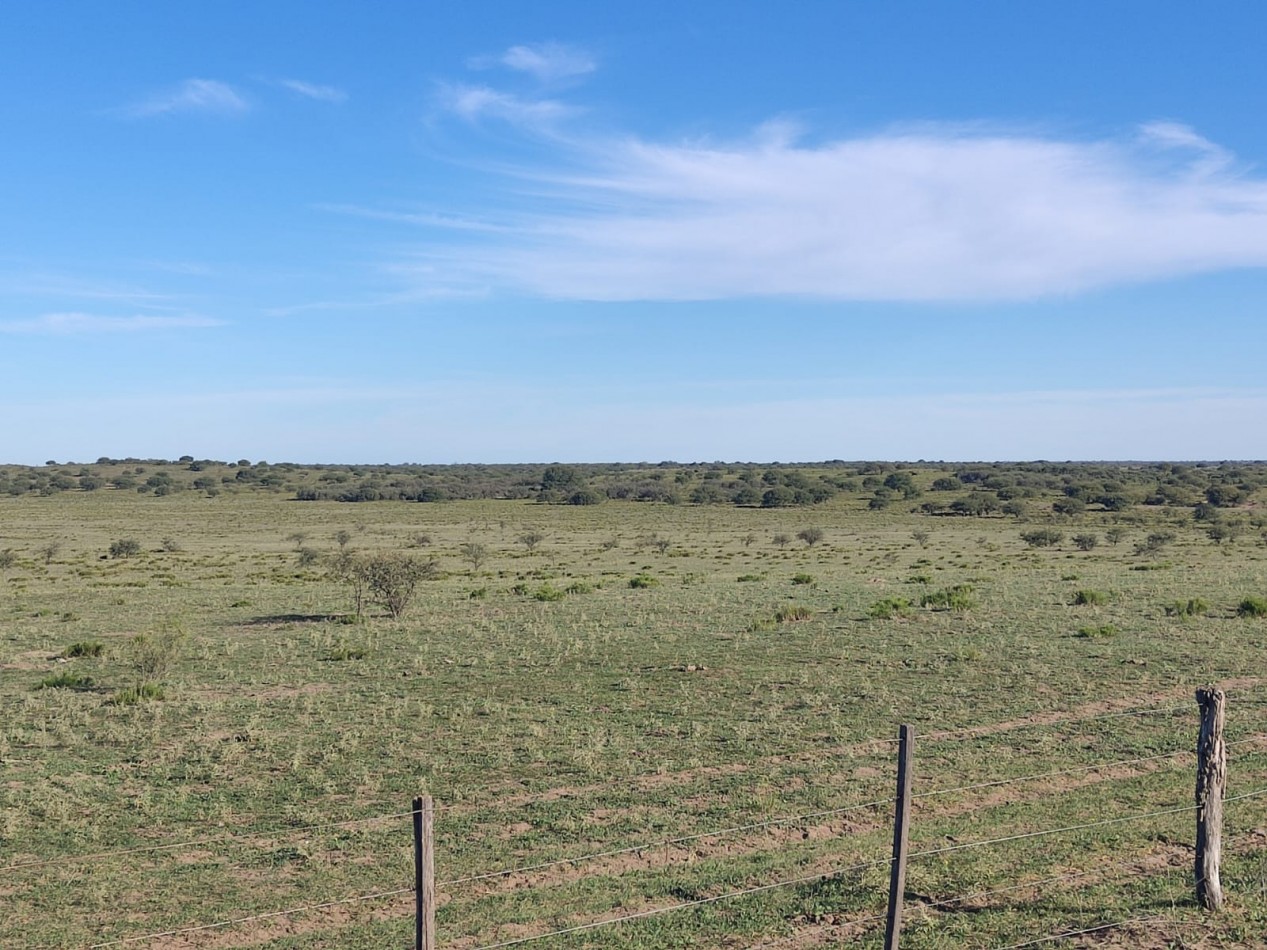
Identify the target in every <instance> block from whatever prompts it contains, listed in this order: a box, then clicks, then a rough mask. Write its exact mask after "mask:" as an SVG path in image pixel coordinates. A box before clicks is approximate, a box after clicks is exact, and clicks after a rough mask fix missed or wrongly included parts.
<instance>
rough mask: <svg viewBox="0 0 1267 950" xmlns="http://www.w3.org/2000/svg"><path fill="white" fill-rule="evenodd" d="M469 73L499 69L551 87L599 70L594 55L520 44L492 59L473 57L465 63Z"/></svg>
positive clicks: (552, 46)
mask: <svg viewBox="0 0 1267 950" xmlns="http://www.w3.org/2000/svg"><path fill="white" fill-rule="evenodd" d="M467 66H468V67H470V68H471V69H493V68H495V67H501V68H505V69H512V70H514V71H515V72H520V73H527V74H528V75H530V76H532V77H533V78H534V79H536V80H537V81H538V82H541V83H554V82H558V81H560V80H564V79H575V78H577V77H580V76H586V75H588V74H589V73H592V72H594V71H595V70H596V69H598V60H597V59H596V58H595V57H594V56H593V54H591V53H589V52H588V51H586V50H584V49H581V48H580V47H577V46H569V45H567V44H564V43H523V44H519V45H516V46H511V47H509V48H508V49H506V50H505V51H504V52H501V53H498V54H496V55H491V56H475V57H472V58H471V59H469V60H467Z"/></svg>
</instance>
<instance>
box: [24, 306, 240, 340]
mask: <svg viewBox="0 0 1267 950" xmlns="http://www.w3.org/2000/svg"><path fill="white" fill-rule="evenodd" d="M223 325H224V321H223V320H217V319H215V318H213V317H203V316H199V315H196V314H187V315H184V316H173V317H165V316H154V315H153V314H132V315H128V316H110V315H102V314H94V313H79V312H68V313H45V314H41V315H40V316H38V317H33V318H31V319H29V320H4V321H0V333H19V334H34V335H44V336H80V335H86V334H99V333H140V332H146V331H158V330H184V329H191V328H201V327H218V326H223Z"/></svg>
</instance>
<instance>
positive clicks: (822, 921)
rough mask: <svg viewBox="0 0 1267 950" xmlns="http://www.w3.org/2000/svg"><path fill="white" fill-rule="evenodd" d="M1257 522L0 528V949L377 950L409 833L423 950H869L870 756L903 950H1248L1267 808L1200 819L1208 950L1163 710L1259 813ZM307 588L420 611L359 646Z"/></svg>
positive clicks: (143, 497) (1178, 751)
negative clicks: (437, 900) (894, 813)
mask: <svg viewBox="0 0 1267 950" xmlns="http://www.w3.org/2000/svg"><path fill="white" fill-rule="evenodd" d="M173 468H174V466H173ZM696 474H698V473H696ZM948 475H949V470H938V469H936V468H935V467H931V466H930V467H925V468H920V469H916V470H915V471H914V473H913V479H914V482H915V484H916V485H917V487H919V488H920V489H921V490H924V491H927V490H928V489H929V487H930V486H931V483H932V482H933V481H934V480H935V479H937V478H939V477H940V478H945V477H947V476H948ZM184 477H191V476H184ZM692 477H694V475H693V476H692ZM1262 494H1263V493H1262V490H1261V489H1259V490H1258V493H1257V494H1253V493H1251V494H1250V495H1249V496H1248V497H1247V498H1245V499H1242V500H1241V501H1240V503H1239V504H1238V506H1237V507H1235V508H1234V509H1231V510H1232V511H1233V513H1234V515H1235V517H1236V518H1237V519H1239V520H1237V521H1236V522H1235V523H1236V524H1237V526H1238V527H1237V530H1236V531H1235V532H1234V533H1233V534H1232V535H1231V536H1229V537H1223V538H1220V537H1215V535H1214V533H1212V532H1211V531H1210V530H1209V527H1210V522H1201V521H1198V520H1196V519H1194V517H1193V508H1192V507H1191V506H1185V505H1166V504H1160V505H1150V506H1144V505H1133V506H1130V507H1128V508H1126V509H1125V510H1119V511H1111V510H1100V509H1099V507H1097V506H1095V505H1092V506H1089V507H1086V508H1085V510H1083V509H1079V510H1076V511H1074V510H1070V511H1067V512H1065V513H1063V514H1062V513H1058V512H1055V511H1053V510H1052V507H1051V506H1052V504H1053V503H1054V502H1055V503H1058V502H1059V501H1060V499H1061V497H1062V496H1061V495H1060V494H1059V493H1048V494H1044V495H1042V496H1041V497H1038V498H1036V499H1033V500H1031V502H1030V507H1029V510H1028V511H1018V512H1017V513H1016V514H1008V515H1005V514H1002V513H1000V512H998V511H988V512H985V513H984V514H985V515H986V516H984V517H978V516H970V515H969V516H962V517H960V516H936V515H931V514H927V513H921V512H920V511H919V510H918V508H917V503H916V502H915V501H909V502H902V501H900V500H899V501H897V502H895V503H893V504H886V505H883V506H872V505H871V504H870V503H869V499H868V496H867V495H866V494H864V493H862V492H861V491H844V492H841V493H840V494H837V495H836V496H835V497H833V498H831V499H830V500H826V501H823V502H822V503H821V504H816V505H811V506H803V507H794V506H793V507H783V506H773V507H759V506H752V507H748V506H739V507H735V506H729V505H725V506H718V505H694V504H689V503H684V504H663V503H655V502H647V503H640V502H637V501H633V500H608V501H605V502H604V503H601V504H574V505H548V504H539V503H536V502H535V501H533V500H531V499H530V498H511V499H472V500H454V501H444V502H436V503H429V504H426V503H417V502H407V501H375V502H368V503H361V504H345V503H340V502H336V501H325V500H315V501H307V502H301V501H296V500H294V492H293V491H289V490H283V488H282V487H280V486H279V487H278V488H277V490H267V491H242V492H235V491H232V490H226V491H224V492H223V493H208V492H201V491H194V490H184V491H177V492H173V493H158V496H157V497H156V496H155V493H153V492H150V493H145V494H138V493H137V492H135V491H131V490H128V489H126V488H124V489H120V488H110V487H101V488H98V489H96V490H91V491H80V490H64V491H59V492H56V493H51V494H48V495H40V494H38V493H34V492H31V493H26V494H14V495H10V496H0V550H8V551H10V552H11V554H10V555H9V556H8V557H7V558H6V559H5V560H4V561H3V562H0V563H3V564H4V567H3V570H2V571H0V580H2V584H3V586H2V588H0V702H2V703H3V710H4V714H3V720H2V722H0V865H3V867H2V868H0V902H2V903H3V904H4V906H5V908H6V910H5V912H4V913H3V914H0V946H4V947H7V948H9V947H11V948H26V947H31V948H34V947H81V946H93V945H97V944H101V945H110V946H141V947H146V946H153V947H166V948H175V947H190V948H193V947H245V946H250V947H270V948H272V947H276V948H283V947H285V948H301V947H302V948H315V947H331V948H333V947H340V948H370V947H374V948H378V947H383V946H393V947H402V948H403V947H404V946H407V945H409V941H410V938H411V936H412V916H411V915H412V896H411V894H410V893H408V890H407V889H408V888H409V886H410V885H411V883H412V867H413V864H412V861H413V859H412V851H411V847H412V839H411V837H410V830H409V818H408V816H407V815H404V814H402V813H404V812H407V811H408V810H409V802H410V799H411V798H412V797H413V796H414V795H416V794H419V793H422V792H425V793H428V794H430V795H432V796H434V798H435V800H436V802H437V809H438V814H437V819H436V832H437V851H438V857H437V873H438V877H439V879H440V881H441V882H442V886H441V888H440V890H441V894H442V898H441V899H442V907H441V910H440V919H439V925H440V936H441V946H443V947H453V948H464V950H474V948H477V947H487V946H492V945H498V944H501V943H504V942H506V941H511V940H516V939H519V938H525V937H532V936H536V935H540V934H544V933H547V932H550V931H555V930H565V929H568V928H570V927H575V926H579V925H582V924H586V923H588V922H590V921H597V920H603V919H613V920H614V919H615V918H619V917H624V916H628V915H638V914H640V913H642V912H645V911H655V910H659V909H667V908H670V907H672V906H674V905H694V906H684V907H682V908H681V909H677V910H672V911H669V912H665V913H661V914H654V915H649V916H645V917H641V918H637V919H632V920H629V921H626V922H621V923H613V924H611V925H609V926H604V927H600V928H596V929H594V930H583V931H578V932H576V933H573V934H570V935H561V936H553V937H549V938H547V939H544V940H538V941H536V942H535V943H526V944H524V945H525V946H549V947H562V948H574V947H608V948H645V950H652V948H669V947H685V946H692V947H700V948H704V947H715V948H723V947H733V948H740V947H758V946H769V947H785V948H801V947H817V946H828V945H836V944H838V943H839V942H842V941H846V940H847V941H849V942H851V943H855V942H856V945H858V946H863V947H868V946H879V944H880V935H881V933H882V931H883V913H884V899H885V889H886V887H887V880H888V868H887V863H886V861H887V857H888V849H889V836H890V835H891V825H890V821H891V810H892V806H891V804H890V803H889V800H890V799H891V797H892V795H893V781H894V753H895V746H894V745H893V743H892V739H893V738H894V736H895V735H896V733H897V726H898V724H899V723H902V722H905V723H910V724H912V725H913V726H914V728H915V731H916V734H917V737H918V738H917V741H916V755H915V762H916V764H915V788H914V791H915V794H916V796H917V799H916V801H915V805H914V809H913V826H912V831H911V838H912V851H913V852H915V853H916V854H918V853H919V852H933V851H935V852H938V853H936V854H927V855H924V856H922V857H919V856H917V857H913V858H912V861H911V865H910V869H909V871H908V876H907V893H908V898H907V929H906V931H905V934H904V942H903V946H904V947H910V948H950V947H1002V946H1007V945H1012V944H1016V945H1019V944H1021V943H1024V942H1025V941H1028V940H1036V939H1038V938H1042V937H1046V936H1049V935H1052V934H1057V933H1060V932H1062V931H1064V930H1076V929H1085V928H1093V927H1097V926H1100V925H1103V924H1108V923H1112V922H1116V921H1130V920H1135V919H1141V921H1140V922H1137V923H1130V924H1126V925H1125V926H1123V927H1119V928H1113V929H1110V930H1106V931H1103V932H1101V933H1099V934H1098V935H1097V936H1096V937H1095V939H1096V941H1098V942H1099V943H1102V944H1107V945H1122V946H1137V947H1138V946H1158V947H1161V946H1170V945H1175V946H1179V945H1182V946H1225V947H1226V946H1257V945H1261V944H1260V943H1259V941H1260V940H1261V935H1262V933H1263V932H1264V931H1265V930H1267V797H1263V798H1256V797H1254V798H1247V799H1243V800H1240V801H1232V802H1229V804H1228V806H1227V830H1226V835H1227V841H1226V844H1225V849H1226V851H1227V854H1226V857H1225V869H1224V885H1225V887H1226V888H1227V890H1228V895H1229V897H1228V907H1227V908H1226V910H1225V911H1224V912H1223V913H1221V914H1219V915H1217V916H1213V917H1211V916H1207V915H1203V914H1202V913H1201V912H1200V911H1199V910H1198V909H1197V908H1196V905H1195V903H1194V901H1193V899H1192V893H1191V892H1192V887H1191V861H1192V852H1191V848H1192V838H1193V833H1192V825H1193V816H1192V810H1191V808H1190V805H1191V802H1192V785H1193V757H1192V756H1191V755H1190V754H1189V752H1190V750H1191V749H1192V748H1193V746H1194V744H1195V737H1196V728H1197V717H1196V706H1195V703H1194V702H1193V699H1192V694H1193V689H1194V688H1195V687H1196V686H1197V685H1200V684H1204V683H1216V684H1220V685H1223V686H1224V687H1225V688H1226V689H1227V691H1228V695H1229V713H1228V740H1229V743H1231V744H1232V748H1231V749H1230V761H1231V764H1230V769H1229V772H1230V779H1229V795H1230V796H1233V797H1235V796H1237V795H1240V794H1244V793H1250V792H1254V791H1255V790H1258V789H1261V788H1263V787H1265V786H1267V740H1264V739H1263V738H1262V737H1263V736H1264V734H1267V668H1265V666H1264V660H1265V659H1267V651H1265V649H1264V648H1265V645H1267V618H1263V617H1259V616H1254V611H1253V610H1249V609H1245V608H1244V604H1245V602H1246V601H1247V600H1250V601H1252V600H1253V599H1254V598H1262V597H1265V596H1267V544H1265V543H1264V539H1263V536H1262V528H1261V525H1260V524H1258V523H1257V522H1256V521H1255V520H1254V519H1255V517H1256V516H1257V512H1258V510H1259V509H1258V508H1257V507H1256V505H1255V501H1256V500H1262ZM912 497H914V495H912ZM1113 529H1116V531H1115V532H1114V534H1115V537H1116V541H1115V542H1110V541H1109V540H1108V539H1107V538H1106V532H1109V531H1112V530H1113ZM1036 530H1051V531H1054V532H1056V533H1059V534H1061V535H1062V537H1061V539H1060V540H1059V541H1056V542H1055V543H1052V544H1047V545H1044V544H1042V543H1039V544H1037V545H1035V544H1033V543H1030V542H1027V541H1025V540H1022V537H1021V535H1022V534H1023V533H1027V532H1032V531H1036ZM815 532H817V533H819V534H821V537H815V536H814V534H815ZM1119 533H1120V536H1119ZM798 534H800V535H804V537H801V538H798ZM1077 535H1083V536H1085V535H1094V536H1095V538H1096V543H1095V544H1094V545H1090V546H1087V545H1083V546H1079V545H1078V544H1075V543H1074V542H1073V540H1072V539H1073V537H1074V536H1077ZM1158 535H1161V536H1168V537H1165V538H1164V540H1162V541H1160V542H1158V543H1156V544H1154V545H1152V546H1151V547H1150V546H1149V545H1148V541H1149V539H1150V538H1154V537H1156V536H1158ZM811 539H812V540H811ZM121 540H131V541H135V542H136V548H137V549H136V550H135V551H131V550H128V551H123V550H122V549H118V548H116V549H115V552H114V556H112V555H111V549H112V546H115V545H117V543H118V542H119V541H121ZM1084 547H1085V549H1083V548H1084ZM340 550H344V551H347V552H354V553H356V554H357V555H362V554H368V553H372V552H390V553H396V552H400V553H404V554H407V555H409V556H411V557H414V558H417V559H420V560H430V559H434V561H435V570H434V576H433V577H429V578H426V579H423V580H421V581H420V582H419V584H418V587H417V590H416V593H415V595H414V597H413V599H412V601H411V602H410V603H409V604H408V607H407V609H406V610H405V611H404V613H403V614H402V615H401V616H400V617H399V618H392V617H390V616H388V615H387V614H386V613H385V612H384V611H383V610H382V609H381V608H380V607H378V606H377V605H374V604H372V603H368V604H367V605H366V607H365V611H364V617H363V618H361V619H359V620H358V619H357V618H356V616H355V610H354V606H353V592H352V588H351V585H350V584H348V583H345V582H344V581H341V580H339V579H338V578H337V577H335V576H333V574H332V570H331V563H332V561H333V559H334V557H335V555H337V554H338V552H339V551H340ZM137 637H143V638H145V639H144V642H138V641H137V640H136V638H137ZM77 644H78V645H80V646H79V647H78V648H76V647H75V645H77ZM94 644H97V645H99V652H98V647H97V646H94ZM76 654H78V655H76ZM93 654H96V655H93ZM147 664H148V665H147ZM145 684H149V685H151V686H153V687H154V691H155V692H161V694H162V698H146V696H145V695H143V693H144V690H138V688H139V687H142V686H144V685H145ZM41 687H42V688H41ZM129 690H131V692H129ZM1119 713H1121V715H1119ZM1099 766H1104V767H1103V768H1101V767H1099ZM1031 776H1039V777H1038V778H1029V777H1031ZM986 783H1000V784H997V785H988V786H987V785H986ZM1004 783H1005V784H1004ZM967 786H974V787H971V788H968V787H967ZM979 786H984V787H979ZM930 793H934V794H930ZM920 796H922V797H920ZM871 803H875V804H871ZM1141 816H1153V817H1141ZM360 819H365V820H364V821H359V820H360ZM792 819H795V820H792ZM1118 819H1121V820H1120V821H1119V820H1118ZM353 822H357V823H353ZM1083 825H1091V826H1092V827H1086V828H1080V827H1079V826H1083ZM314 826H315V827H314ZM1063 828H1072V829H1073V830H1070V831H1068V832H1062V833H1053V834H1050V835H1043V836H1036V837H1034V838H1024V837H1019V836H1023V835H1027V834H1029V833H1031V832H1047V831H1058V830H1060V829H1063ZM714 832H716V834H714ZM1004 837H1006V838H1015V840H1010V841H1004V842H999V843H997V844H990V845H984V844H982V845H980V846H977V845H978V843H980V842H985V841H987V840H990V839H995V838H1004ZM678 839H691V840H685V841H683V840H678ZM961 846H962V847H961ZM122 851H130V852H132V853H126V854H119V853H116V852H122ZM572 859H576V860H572ZM541 865H545V866H544V867H538V866H541ZM516 868H535V869H534V870H526V871H521V872H518V873H514V874H504V875H503V874H500V873H499V872H502V871H507V870H510V869H516ZM846 868H850V869H852V870H842V869H846ZM831 872H840V873H837V874H835V875H834V876H825V875H831ZM486 875H487V876H486ZM468 878H473V880H463V879H468ZM789 882H799V883H789ZM766 885H778V886H771V887H769V888H768V889H764V890H758V891H757V892H756V893H753V894H750V895H747V896H737V897H733V898H732V897H726V896H725V895H728V894H730V893H734V892H739V891H745V890H748V889H754V888H763V887H765V886H766ZM376 894H383V895H386V896H382V897H377V898H375V899H371V900H364V901H357V902H352V903H346V904H338V905H337V906H332V907H326V908H322V909H317V910H312V911H308V912H305V913H297V914H294V915H290V916H281V917H264V918H263V919H259V920H254V921H247V922H243V923H240V924H234V925H230V926H224V927H217V928H214V929H209V930H205V931H196V932H191V933H188V934H182V935H174V936H166V937H160V938H155V939H152V940H146V941H137V942H135V943H130V944H129V943H119V942H115V943H110V941H124V940H126V939H127V938H130V937H134V936H139V935H143V934H151V933H159V932H165V931H177V930H181V929H183V928H191V927H197V926H200V925H204V924H211V923H219V922H222V921H226V920H231V919H235V918H244V917H249V916H253V915H262V914H268V913H269V912H272V911H276V910H281V909H285V908H291V907H302V906H307V905H317V904H323V903H327V902H336V901H342V900H344V899H346V898H352V897H359V896H366V895H376ZM715 897H722V898H724V899H720V900H716V901H711V898H715ZM877 914H878V915H880V919H879V920H878V921H877V920H875V919H874V918H875V915H877ZM1087 939H1090V938H1087ZM1168 941H1169V942H1168ZM1184 941H1186V942H1184ZM1071 945H1081V944H1077V943H1073V944H1071ZM1088 945H1090V944H1088ZM1097 945H1098V944H1097Z"/></svg>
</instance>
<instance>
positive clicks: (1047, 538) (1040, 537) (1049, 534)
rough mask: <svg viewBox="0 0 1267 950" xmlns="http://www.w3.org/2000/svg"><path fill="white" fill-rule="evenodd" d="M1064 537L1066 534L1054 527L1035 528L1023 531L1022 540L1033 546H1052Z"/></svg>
mask: <svg viewBox="0 0 1267 950" xmlns="http://www.w3.org/2000/svg"><path fill="white" fill-rule="evenodd" d="M1064 539H1065V536H1064V534H1063V533H1062V532H1060V531H1057V530H1055V529H1054V528H1035V529H1034V530H1033V531H1022V532H1021V540H1022V541H1024V542H1025V543H1026V544H1028V545H1029V546H1030V547H1031V548H1052V547H1055V546H1056V545H1057V544H1059V543H1060V542H1061V541H1063V540H1064Z"/></svg>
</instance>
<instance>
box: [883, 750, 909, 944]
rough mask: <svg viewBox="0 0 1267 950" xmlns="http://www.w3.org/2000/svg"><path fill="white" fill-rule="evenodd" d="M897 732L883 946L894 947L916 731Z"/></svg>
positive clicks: (897, 934)
mask: <svg viewBox="0 0 1267 950" xmlns="http://www.w3.org/2000/svg"><path fill="white" fill-rule="evenodd" d="M898 735H899V736H900V741H899V743H898V752H897V799H896V802H895V804H894V808H893V863H892V864H891V865H890V866H889V913H888V917H887V919H886V920H885V924H884V950H897V946H898V939H899V937H900V936H901V934H902V898H903V895H904V894H905V893H906V845H907V828H908V826H909V824H910V819H911V758H912V751H913V749H912V746H913V745H914V742H915V733H914V731H913V730H912V729H911V727H910V726H902V727H901V729H900V731H899V733H898Z"/></svg>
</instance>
